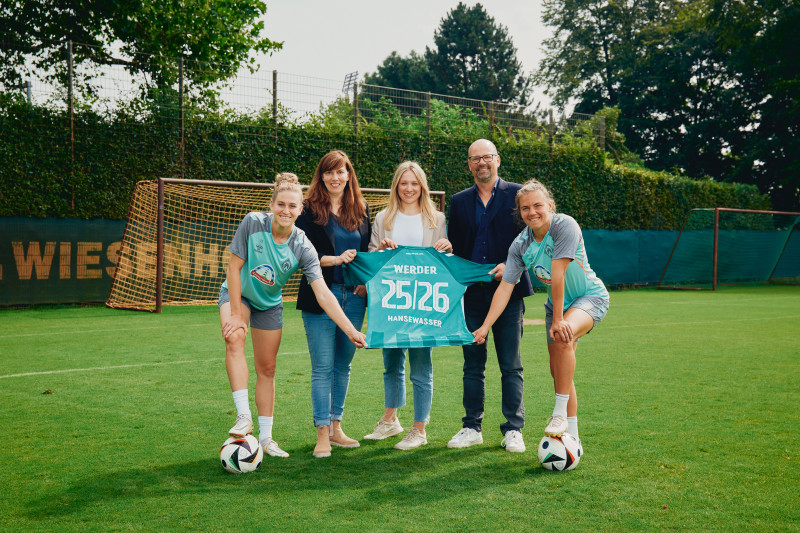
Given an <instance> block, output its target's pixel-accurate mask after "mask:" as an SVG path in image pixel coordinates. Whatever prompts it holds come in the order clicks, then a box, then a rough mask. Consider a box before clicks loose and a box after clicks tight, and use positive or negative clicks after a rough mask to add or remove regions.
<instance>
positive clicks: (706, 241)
mask: <svg viewBox="0 0 800 533" xmlns="http://www.w3.org/2000/svg"><path fill="white" fill-rule="evenodd" d="M798 221H800V213H792V212H785V211H753V210H747V209H728V208H724V207H717V208H706V209H692V210H691V211H690V212H689V214H688V216H687V217H686V220H685V221H684V224H683V228H681V231H680V233H679V234H678V238H677V240H676V241H675V245H674V246H673V248H672V253H671V254H670V257H669V260H668V261H667V266H666V267H665V268H664V273H663V274H662V276H661V280H660V281H659V284H658V286H659V288H668V289H711V290H716V289H717V286H718V285H719V284H756V283H788V284H800V224H798Z"/></svg>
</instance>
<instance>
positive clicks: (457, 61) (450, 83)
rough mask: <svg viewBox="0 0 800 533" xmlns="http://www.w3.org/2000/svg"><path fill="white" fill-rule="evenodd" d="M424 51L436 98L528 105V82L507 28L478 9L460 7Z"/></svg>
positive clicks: (446, 19)
mask: <svg viewBox="0 0 800 533" xmlns="http://www.w3.org/2000/svg"><path fill="white" fill-rule="evenodd" d="M433 42H434V44H435V48H434V49H431V48H427V47H426V48H425V61H426V63H427V64H428V69H429V70H430V71H431V74H432V76H433V79H434V80H435V83H436V90H437V92H440V93H444V94H452V95H456V96H463V97H465V98H476V99H478V100H495V101H500V102H509V103H519V104H522V105H525V104H527V103H528V98H529V90H530V85H531V80H530V78H529V77H528V76H526V75H524V73H523V72H522V65H521V64H520V62H519V60H518V59H517V49H516V48H515V47H514V43H513V41H512V40H511V37H510V36H509V35H508V30H507V29H506V27H505V26H503V25H501V24H497V23H496V22H495V20H494V18H493V17H491V16H489V14H488V13H487V12H486V10H485V9H484V8H483V6H482V5H481V4H475V5H474V6H473V7H467V6H466V5H465V4H463V3H461V2H459V4H458V5H457V6H456V7H455V9H453V10H452V11H450V12H449V13H448V14H447V16H446V17H445V18H443V19H442V21H441V23H440V24H439V28H438V29H437V30H436V32H435V33H434V35H433Z"/></svg>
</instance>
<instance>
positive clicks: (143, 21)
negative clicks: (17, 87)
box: [0, 0, 282, 87]
mask: <svg viewBox="0 0 800 533" xmlns="http://www.w3.org/2000/svg"><path fill="white" fill-rule="evenodd" d="M265 12H266V4H265V3H264V2H263V1H260V0H166V1H157V0H117V1H115V2H107V1H105V0H68V1H66V2H51V1H49V0H9V1H7V2H4V3H3V4H2V5H0V28H2V32H0V33H2V34H3V35H4V46H3V47H0V80H2V81H6V82H11V83H18V81H19V80H20V79H21V77H22V72H23V71H24V69H25V66H26V64H30V65H32V66H33V67H35V68H37V69H40V70H41V71H43V72H48V73H52V74H49V77H50V78H51V79H55V80H57V81H59V82H61V83H64V81H65V80H66V77H67V62H66V61H65V53H64V50H65V46H66V43H67V42H68V41H72V42H74V43H81V44H83V45H88V46H80V47H76V48H75V49H74V52H73V61H74V62H75V64H76V65H78V64H80V63H83V62H87V63H91V64H95V65H123V66H124V67H125V68H126V69H127V70H128V71H129V72H130V73H131V74H145V75H146V76H147V77H148V78H149V80H150V82H151V83H152V84H153V85H155V86H158V87H162V86H168V85H171V84H174V83H175V81H176V79H177V65H176V61H175V58H176V57H177V56H183V57H184V58H185V59H186V60H187V67H188V68H187V69H186V76H187V78H188V79H190V80H192V81H194V82H196V83H198V84H200V85H208V84H211V83H213V82H215V81H218V80H220V79H225V78H227V77H229V76H231V75H233V74H235V73H236V72H237V70H238V69H239V68H240V67H242V66H248V67H249V68H251V70H253V69H254V67H255V63H254V58H253V57H252V56H251V55H250V52H251V51H260V52H270V51H271V50H275V49H279V48H281V46H282V43H276V42H273V41H270V40H269V39H267V38H265V37H261V36H260V34H261V31H262V30H263V28H264V23H263V21H259V20H258V19H259V17H261V16H262V15H264V13H265ZM116 50H118V51H119V52H116ZM120 56H123V57H120ZM211 64H213V65H211Z"/></svg>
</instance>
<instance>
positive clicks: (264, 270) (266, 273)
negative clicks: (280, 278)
mask: <svg viewBox="0 0 800 533" xmlns="http://www.w3.org/2000/svg"><path fill="white" fill-rule="evenodd" d="M250 275H251V276H253V277H254V278H256V279H257V280H258V281H260V282H261V283H263V284H264V285H275V269H274V268H272V266H270V265H258V266H257V267H255V268H254V269H253V270H251V271H250Z"/></svg>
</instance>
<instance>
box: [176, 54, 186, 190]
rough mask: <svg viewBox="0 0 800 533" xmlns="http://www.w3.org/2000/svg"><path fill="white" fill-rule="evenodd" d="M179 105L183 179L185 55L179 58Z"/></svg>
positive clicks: (184, 164)
mask: <svg viewBox="0 0 800 533" xmlns="http://www.w3.org/2000/svg"><path fill="white" fill-rule="evenodd" d="M178 107H179V108H180V121H179V122H180V145H179V150H180V154H179V157H180V164H181V179H184V177H185V176H184V174H185V171H186V152H185V148H184V147H185V137H184V133H185V130H184V127H185V124H184V111H183V56H180V57H179V58H178Z"/></svg>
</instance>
